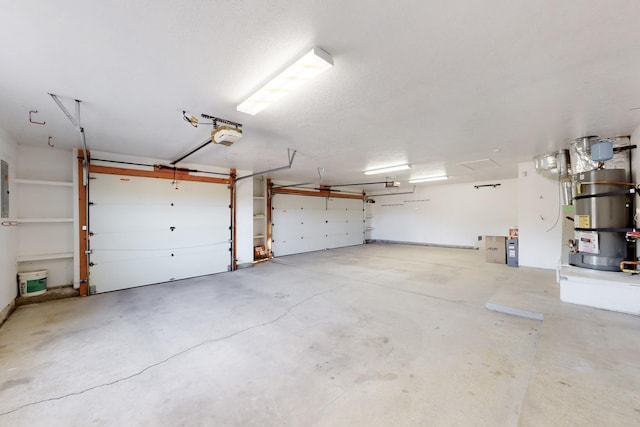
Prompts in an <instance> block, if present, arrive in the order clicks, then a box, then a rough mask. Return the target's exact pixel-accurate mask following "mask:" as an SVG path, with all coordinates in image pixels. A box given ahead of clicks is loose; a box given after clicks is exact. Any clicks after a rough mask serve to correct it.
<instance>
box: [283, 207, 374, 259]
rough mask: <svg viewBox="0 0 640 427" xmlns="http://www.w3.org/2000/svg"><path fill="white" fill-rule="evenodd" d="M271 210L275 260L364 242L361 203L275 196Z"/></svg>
mask: <svg viewBox="0 0 640 427" xmlns="http://www.w3.org/2000/svg"><path fill="white" fill-rule="evenodd" d="M272 206H273V207H274V209H273V211H272V222H273V224H274V225H273V229H272V230H273V246H272V250H273V253H274V255H275V256H282V255H290V254H295V253H303V252H309V251H317V250H323V249H327V248H337V247H342V246H351V245H357V244H362V243H363V241H364V222H363V202H362V200H358V199H343V198H329V199H327V198H325V197H313V196H302V195H289V194H276V195H275V196H274V198H273V200H272Z"/></svg>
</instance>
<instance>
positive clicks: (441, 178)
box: [409, 175, 449, 184]
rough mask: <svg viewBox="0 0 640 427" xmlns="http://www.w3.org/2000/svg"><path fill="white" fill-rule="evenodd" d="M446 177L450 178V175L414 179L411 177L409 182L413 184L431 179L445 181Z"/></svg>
mask: <svg viewBox="0 0 640 427" xmlns="http://www.w3.org/2000/svg"><path fill="white" fill-rule="evenodd" d="M445 179H449V177H448V176H447V175H442V176H430V177H427V178H414V179H410V180H409V183H411V184H417V183H419V182H429V181H443V180H445Z"/></svg>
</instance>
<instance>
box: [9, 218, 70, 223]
mask: <svg viewBox="0 0 640 427" xmlns="http://www.w3.org/2000/svg"><path fill="white" fill-rule="evenodd" d="M16 222H17V223H18V224H26V223H45V222H73V218H16Z"/></svg>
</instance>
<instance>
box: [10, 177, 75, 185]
mask: <svg viewBox="0 0 640 427" xmlns="http://www.w3.org/2000/svg"><path fill="white" fill-rule="evenodd" d="M15 183H16V184H32V185H54V186H58V187H73V182H67V181H45V180H40V179H22V178H16V179H15Z"/></svg>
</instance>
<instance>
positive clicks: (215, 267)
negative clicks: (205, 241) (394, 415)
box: [172, 245, 230, 278]
mask: <svg viewBox="0 0 640 427" xmlns="http://www.w3.org/2000/svg"><path fill="white" fill-rule="evenodd" d="M172 261H173V262H174V263H175V264H176V265H175V267H174V270H173V272H174V274H175V277H174V278H187V277H196V276H204V275H206V274H213V273H219V272H223V271H228V269H229V262H230V255H229V246H228V245H210V246H207V247H202V248H184V249H177V250H175V251H174V257H173V260H172Z"/></svg>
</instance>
